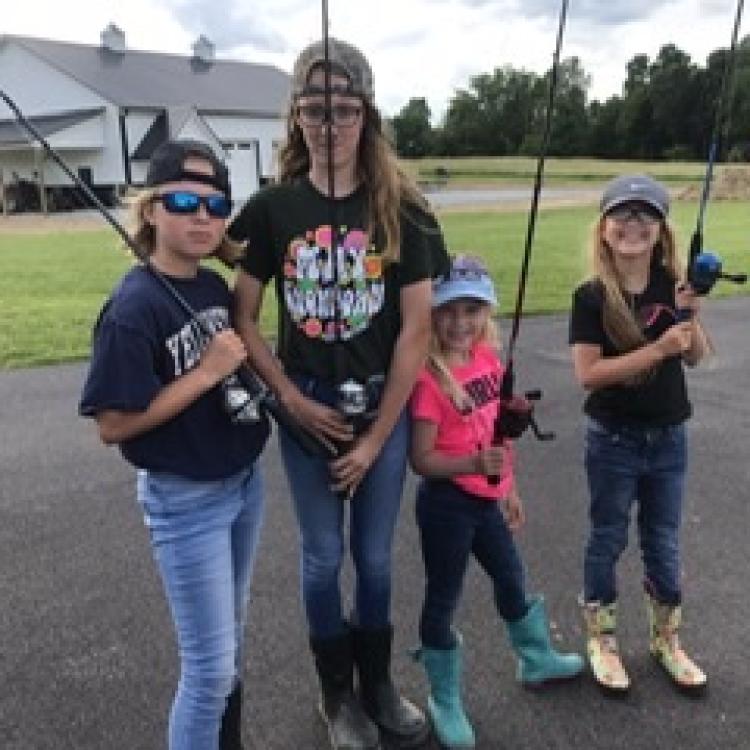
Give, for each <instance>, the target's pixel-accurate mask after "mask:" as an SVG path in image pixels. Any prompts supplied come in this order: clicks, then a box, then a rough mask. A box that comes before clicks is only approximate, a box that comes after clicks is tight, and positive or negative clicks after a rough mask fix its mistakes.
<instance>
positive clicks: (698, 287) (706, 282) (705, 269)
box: [688, 250, 747, 296]
mask: <svg viewBox="0 0 750 750" xmlns="http://www.w3.org/2000/svg"><path fill="white" fill-rule="evenodd" d="M719 279H723V280H724V281H731V282H732V283H733V284H745V283H746V282H747V274H746V273H724V271H723V268H722V262H721V258H720V257H719V256H718V255H716V254H715V253H712V252H710V251H708V250H704V251H703V252H701V253H699V254H698V255H697V256H696V257H695V259H694V260H693V262H692V263H691V264H690V267H689V268H688V281H689V282H690V286H692V287H693V289H694V290H695V293H696V294H700V295H701V296H703V295H706V294H708V293H709V292H710V291H711V289H713V286H714V284H715V283H716V282H717V281H718V280H719Z"/></svg>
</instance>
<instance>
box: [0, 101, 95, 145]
mask: <svg viewBox="0 0 750 750" xmlns="http://www.w3.org/2000/svg"><path fill="white" fill-rule="evenodd" d="M102 112H104V107H95V108H93V109H76V110H70V111H68V112H60V113H59V114H54V115H38V116H36V117H28V118H27V119H28V121H29V122H30V123H31V124H32V125H33V126H34V128H35V129H36V130H37V131H38V133H39V134H40V135H41V136H43V137H44V138H46V137H47V136H49V135H52V134H53V133H57V132H58V131H60V130H65V128H69V127H71V126H73V125H77V124H78V123H79V122H85V121H86V120H88V119H90V118H92V117H95V116H96V115H100V114H101V113H102ZM32 140H33V138H32V136H31V135H30V134H29V133H28V132H27V130H26V129H25V128H24V127H22V126H21V125H19V124H18V123H17V122H16V120H15V119H12V120H0V144H2V145H9V144H16V143H23V144H26V143H29V142H30V141H32Z"/></svg>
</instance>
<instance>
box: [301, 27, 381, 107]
mask: <svg viewBox="0 0 750 750" xmlns="http://www.w3.org/2000/svg"><path fill="white" fill-rule="evenodd" d="M328 59H329V60H330V63H331V72H332V73H334V74H336V73H341V74H343V75H345V76H346V77H347V78H348V79H349V86H348V87H347V92H346V93H349V94H352V95H354V96H360V97H362V98H364V99H368V100H370V101H372V99H373V97H374V95H375V91H374V86H373V80H372V69H371V68H370V63H368V62H367V59H366V58H365V56H364V55H363V54H362V53H361V52H360V51H359V50H358V49H357V48H356V47H354V46H353V45H351V44H348V43H347V42H342V41H340V40H338V39H333V38H329V39H328ZM324 64H325V49H324V46H323V42H322V41H317V42H313V44H311V45H309V46H308V47H306V48H305V49H303V50H302V52H300V54H299V56H298V57H297V61H296V62H295V63H294V70H293V71H292V96H293V97H295V98H296V97H298V96H301V95H302V94H304V93H307V92H308V91H309V87H308V82H309V80H310V74H311V73H312V71H313V69H314V68H316V67H319V66H323V65H324ZM311 93H313V92H311ZM314 93H319V90H315V92H314Z"/></svg>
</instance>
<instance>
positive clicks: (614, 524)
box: [584, 419, 687, 605]
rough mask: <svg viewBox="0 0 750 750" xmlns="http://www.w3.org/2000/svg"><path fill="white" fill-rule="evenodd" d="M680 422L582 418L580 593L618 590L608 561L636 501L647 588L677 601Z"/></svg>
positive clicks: (606, 599)
mask: <svg viewBox="0 0 750 750" xmlns="http://www.w3.org/2000/svg"><path fill="white" fill-rule="evenodd" d="M686 444H687V439H686V434H685V426H684V425H683V424H679V425H674V426H671V427H654V428H642V429H641V428H637V427H608V426H605V425H602V424H600V423H599V422H596V421H595V420H593V419H589V421H588V425H587V430H586V455H585V463H586V474H587V476H588V483H589V490H590V493H591V508H590V514H589V515H590V519H591V533H590V536H589V541H588V545H587V547H586V555H585V560H584V596H585V598H586V601H589V602H594V601H598V602H601V603H602V604H610V603H612V602H613V601H614V600H615V599H616V598H617V586H616V581H615V565H616V563H617V561H618V559H619V557H620V555H621V554H622V552H623V550H624V549H625V547H626V546H627V543H628V524H629V522H630V512H631V508H632V506H633V505H634V504H636V503H637V505H638V535H639V541H640V546H641V554H642V557H643V564H644V568H645V574H646V575H645V586H646V589H647V590H648V591H649V592H650V593H651V594H652V596H654V597H655V598H656V599H658V600H659V601H661V602H663V603H665V604H672V605H676V604H679V603H680V599H681V587H680V559H679V549H680V546H679V534H680V520H681V516H682V496H683V489H684V484H685V471H686V463H687V445H686Z"/></svg>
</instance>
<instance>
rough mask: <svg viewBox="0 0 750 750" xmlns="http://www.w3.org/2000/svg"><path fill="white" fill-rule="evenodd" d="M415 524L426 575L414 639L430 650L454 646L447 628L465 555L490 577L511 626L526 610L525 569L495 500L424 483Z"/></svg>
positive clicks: (450, 484) (449, 485)
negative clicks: (416, 634)
mask: <svg viewBox="0 0 750 750" xmlns="http://www.w3.org/2000/svg"><path fill="white" fill-rule="evenodd" d="M417 523H418V524H419V531H420V536H421V540H422V558H423V560H424V565H425V571H426V575H427V587H426V589H427V590H426V594H425V602H424V607H423V608H422V617H421V620H420V623H419V635H420V638H421V641H422V643H423V644H424V645H425V646H427V647H429V648H438V649H447V648H452V647H453V645H454V644H455V636H454V634H453V631H452V629H451V620H452V619H453V613H454V612H455V610H456V607H457V606H458V601H459V597H460V595H461V588H462V585H463V580H464V574H465V572H466V568H467V566H468V564H469V557H470V555H472V554H473V555H474V557H476V559H477V561H478V562H479V564H480V565H481V566H482V568H484V570H485V572H486V573H487V575H488V576H489V577H490V578H491V579H492V584H493V587H494V593H495V605H496V607H497V611H498V612H499V613H500V616H501V617H502V618H503V619H504V620H506V621H508V622H513V621H515V620H518V619H520V618H521V617H523V616H524V614H525V613H526V609H527V601H526V590H525V584H524V569H523V563H522V562H521V558H520V556H519V554H518V550H517V548H516V545H515V542H514V541H513V535H512V534H511V532H510V529H508V525H507V524H506V522H505V518H504V517H503V514H502V511H501V510H500V506H499V504H498V503H497V502H494V501H491V500H484V499H482V498H477V497H474V496H473V495H470V494H469V493H467V492H464V491H463V490H462V489H461V488H460V487H458V486H457V485H455V484H453V482H450V481H447V480H433V481H425V482H423V483H422V484H421V486H420V488H419V492H418V494H417Z"/></svg>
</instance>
